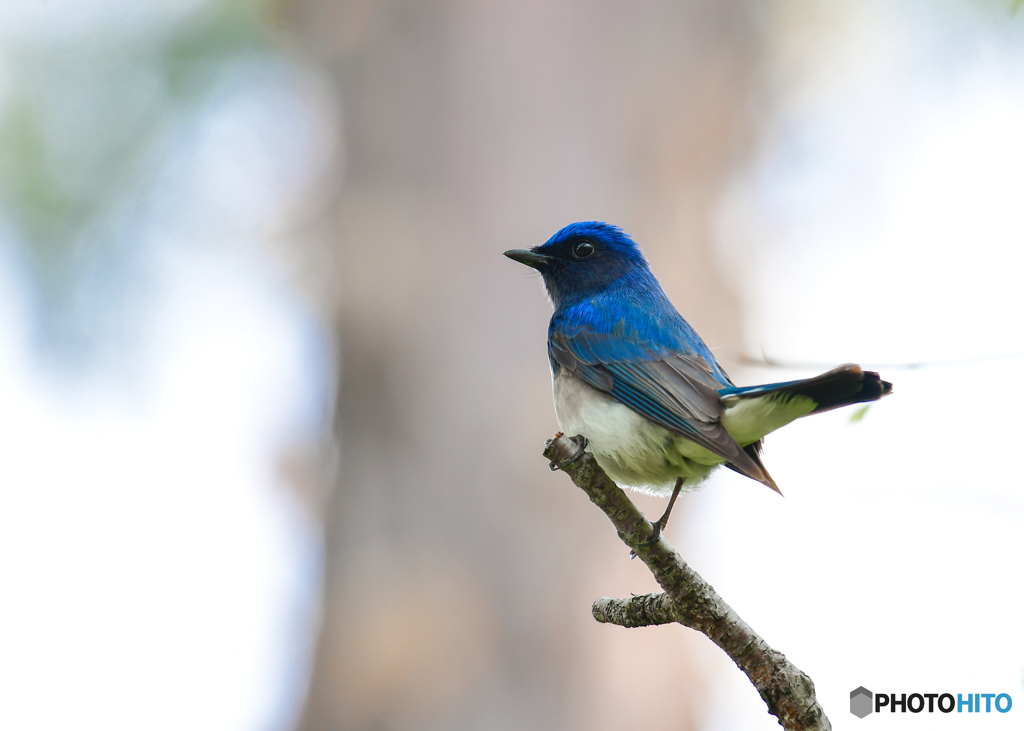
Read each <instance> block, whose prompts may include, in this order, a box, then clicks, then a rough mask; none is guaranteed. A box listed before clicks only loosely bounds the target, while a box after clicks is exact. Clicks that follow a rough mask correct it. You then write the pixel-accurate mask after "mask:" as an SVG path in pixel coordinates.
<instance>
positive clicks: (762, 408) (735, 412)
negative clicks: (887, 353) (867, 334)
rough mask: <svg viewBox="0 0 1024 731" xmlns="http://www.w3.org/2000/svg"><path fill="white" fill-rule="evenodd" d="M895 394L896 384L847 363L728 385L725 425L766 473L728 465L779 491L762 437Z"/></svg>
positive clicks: (724, 397) (723, 391)
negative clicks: (798, 376) (791, 377)
mask: <svg viewBox="0 0 1024 731" xmlns="http://www.w3.org/2000/svg"><path fill="white" fill-rule="evenodd" d="M890 393H892V384H891V383H889V382H888V381H883V380H882V379H881V377H880V376H879V375H878V374H877V373H874V372H873V371H865V370H863V369H862V368H861V367H860V366H859V365H842V366H839V367H838V368H833V369H832V370H830V371H829V372H827V373H822V374H821V375H820V376H815V377H814V378H805V379H804V380H802V381H786V382H785V383H769V384H766V385H763V386H729V387H728V388H723V389H721V390H720V391H719V392H718V394H719V395H720V396H721V397H722V403H723V405H724V406H725V414H723V415H722V426H724V427H725V430H726V431H727V432H729V434H730V435H731V436H732V437H733V439H735V440H736V441H737V443H739V445H740V446H741V447H743V451H744V452H746V454H747V456H748V457H750V459H751V460H753V462H754V463H755V464H756V465H757V467H758V468H759V469H760V470H761V472H762V473H763V476H761V475H758V474H756V471H754V470H751V469H745V468H744V465H741V464H738V463H737V464H732V463H728V464H727V466H728V467H731V468H732V469H734V470H736V471H737V472H740V473H741V474H745V475H747V476H749V477H753V479H755V480H758V481H760V482H763V483H764V484H765V485H768V487H770V488H772V489H773V490H775V491H776V492H779V488H778V486H777V485H776V484H775V481H774V480H772V478H771V476H770V475H769V474H768V471H767V470H766V469H765V468H764V463H763V462H762V461H761V457H760V454H761V438H762V437H764V435H766V434H770V433H771V432H773V431H775V430H776V429H778V428H780V427H783V426H785V425H786V424H788V423H790V422H791V421H794V420H796V419H799V418H800V417H802V416H807V415H808V414H818V413H821V412H823V411H831V410H832V409H838V408H839V407H841V406H849V405H850V404H858V403H864V402H868V401H877V400H878V399H880V398H882V397H883V396H887V395H889V394H890ZM744 462H747V460H744Z"/></svg>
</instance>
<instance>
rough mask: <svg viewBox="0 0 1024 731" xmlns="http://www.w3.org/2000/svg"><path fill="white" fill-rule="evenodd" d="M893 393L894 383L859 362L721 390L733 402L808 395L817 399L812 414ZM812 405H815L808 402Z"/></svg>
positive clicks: (726, 400) (807, 396) (812, 399)
mask: <svg viewBox="0 0 1024 731" xmlns="http://www.w3.org/2000/svg"><path fill="white" fill-rule="evenodd" d="M890 393H892V384H891V383H889V382H888V381H883V380H882V378H881V376H879V375H878V374H877V373H875V372H874V371H865V370H863V369H862V368H861V367H860V366H859V365H854V364H847V365H841V366H838V367H836V368H833V369H832V370H830V371H828V372H827V373H822V374H821V375H820V376H815V377H814V378H805V379H803V380H800V381H786V382H785V383H769V384H766V385H764V386H730V387H729V388H723V389H722V390H720V391H719V392H718V394H719V395H720V396H721V397H722V399H723V400H724V401H725V402H726V404H727V407H728V405H729V404H730V403H735V402H737V401H741V400H746V399H760V398H764V397H773V400H789V399H791V398H793V397H804V398H806V399H809V400H810V402H813V406H812V407H811V408H810V410H809V411H807V413H808V414H819V413H821V412H823V411H831V410H832V409H838V408H839V407H841V406H849V405H850V404H859V403H866V402H869V401H877V400H878V399H880V398H882V397H883V396H888V395H889V394H890ZM808 406H811V404H810V403H808Z"/></svg>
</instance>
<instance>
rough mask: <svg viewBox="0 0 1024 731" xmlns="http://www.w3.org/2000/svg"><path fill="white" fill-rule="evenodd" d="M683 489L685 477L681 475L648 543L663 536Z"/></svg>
mask: <svg viewBox="0 0 1024 731" xmlns="http://www.w3.org/2000/svg"><path fill="white" fill-rule="evenodd" d="M682 489H683V478H682V477H680V478H679V479H677V480H676V486H675V489H674V490H672V497H670V498H669V499H668V507H667V508H665V513H664V515H662V516H661V517H660V518H658V519H657V520H656V521H655V522H654V523H653V526H654V535H652V536H651V540H649V541H648V543H656V542H657V541H658V539H659V538H661V532H662V531H663V530H665V526H666V525H668V516H669V514H670V513H671V512H672V507H673V506H674V505H675V504H676V498H677V497H679V492H680V491H681V490H682Z"/></svg>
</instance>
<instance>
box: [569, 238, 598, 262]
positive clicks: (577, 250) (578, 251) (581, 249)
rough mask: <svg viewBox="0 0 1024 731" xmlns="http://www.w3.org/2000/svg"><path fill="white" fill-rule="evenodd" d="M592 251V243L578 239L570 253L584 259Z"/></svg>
mask: <svg viewBox="0 0 1024 731" xmlns="http://www.w3.org/2000/svg"><path fill="white" fill-rule="evenodd" d="M593 253H594V245H593V244H592V243H590V242H589V241H580V242H579V243H578V244H576V245H575V246H574V247H572V255H573V256H575V257H576V258H577V259H586V258H587V257H588V256H590V255H591V254H593Z"/></svg>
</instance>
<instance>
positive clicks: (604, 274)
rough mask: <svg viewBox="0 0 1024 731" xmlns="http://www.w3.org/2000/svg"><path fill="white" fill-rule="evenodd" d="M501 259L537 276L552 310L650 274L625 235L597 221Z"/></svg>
mask: <svg viewBox="0 0 1024 731" xmlns="http://www.w3.org/2000/svg"><path fill="white" fill-rule="evenodd" d="M505 256H507V257H508V258H509V259H514V260H515V261H518V262H520V263H522V264H526V266H529V267H533V268H534V269H536V270H537V271H539V272H540V273H541V276H543V277H544V286H545V287H547V290H548V295H550V297H551V301H552V302H553V303H554V305H555V307H558V306H559V304H561V303H562V302H574V301H578V300H581V299H586V298H588V297H592V296H593V295H596V294H599V293H600V292H603V291H605V290H606V289H608V288H609V287H610V286H612V285H613V284H615V283H616V282H619V281H621V280H622V279H623V278H624V277H626V276H628V275H630V274H632V273H634V272H637V271H638V270H639V271H640V272H649V271H650V270H649V269H648V266H647V260H646V259H644V255H643V254H642V253H641V252H640V247H638V246H637V245H636V243H635V242H634V241H633V239H631V238H630V237H629V236H628V235H626V232H625V231H623V230H622V229H621V228H618V227H617V226H612V225H611V224H607V223H601V222H599V221H583V222H580V223H572V224H569V225H568V226H566V227H565V228H563V229H562V230H561V231H559V232H558V233H556V234H555V235H554V236H552V237H551V238H550V239H548V240H547V242H546V243H544V244H543V245H541V246H535V247H534V248H532V249H513V250H511V251H506V252H505Z"/></svg>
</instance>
